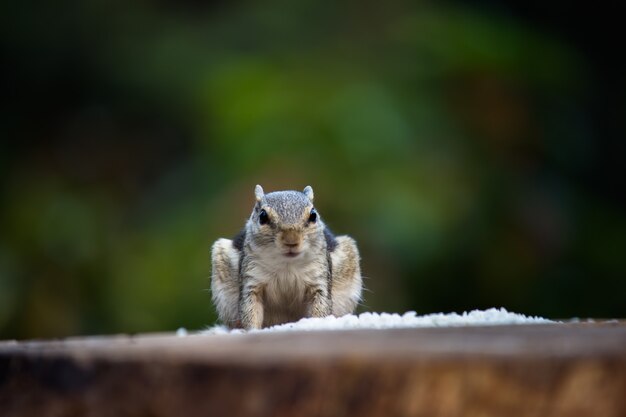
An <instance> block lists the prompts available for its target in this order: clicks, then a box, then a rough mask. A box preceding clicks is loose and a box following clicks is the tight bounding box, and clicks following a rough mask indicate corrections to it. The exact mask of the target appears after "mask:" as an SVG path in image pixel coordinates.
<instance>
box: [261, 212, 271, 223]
mask: <svg viewBox="0 0 626 417" xmlns="http://www.w3.org/2000/svg"><path fill="white" fill-rule="evenodd" d="M269 221H270V217H269V216H268V215H267V211H265V210H261V212H260V213H259V224H267V223H269Z"/></svg>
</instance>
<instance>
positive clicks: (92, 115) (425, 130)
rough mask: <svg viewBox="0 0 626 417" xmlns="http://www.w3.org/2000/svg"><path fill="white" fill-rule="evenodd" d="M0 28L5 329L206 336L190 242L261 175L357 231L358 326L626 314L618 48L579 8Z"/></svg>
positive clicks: (201, 276) (203, 256)
mask: <svg viewBox="0 0 626 417" xmlns="http://www.w3.org/2000/svg"><path fill="white" fill-rule="evenodd" d="M0 16H1V17H0V19H1V22H0V47H1V49H2V56H3V62H4V63H3V65H2V68H3V72H4V75H3V76H2V81H1V83H2V86H3V99H2V101H3V104H4V105H3V108H4V110H3V111H2V113H1V116H0V132H1V134H2V142H1V145H0V201H1V206H0V339H5V338H35V337H60V336H67V335H77V334H96V333H116V332H146V331H165V330H174V329H176V328H178V327H179V326H184V327H187V328H189V329H198V328H201V327H203V326H206V325H211V324H213V323H214V322H215V318H216V316H215V312H214V310H213V307H212V304H211V301H210V293H209V291H208V288H209V275H210V263H209V248H210V245H211V243H212V242H213V241H214V240H216V239H217V238H218V237H229V236H232V235H234V234H235V233H236V232H237V231H238V230H239V228H240V227H241V226H242V225H243V223H244V220H245V219H246V218H247V216H248V215H249V212H250V210H251V207H252V203H253V187H254V185H255V184H257V183H260V184H262V185H263V186H264V188H265V190H266V191H271V190H279V189H298V190H301V189H302V188H303V187H304V186H305V185H307V184H310V185H312V186H313V187H314V189H315V195H316V206H317V207H318V210H319V211H320V213H321V214H322V216H323V217H324V219H325V220H326V222H327V224H329V225H330V227H331V228H333V229H334V231H335V232H336V233H338V234H344V233H347V234H350V235H352V236H353V237H355V238H356V240H357V242H358V244H359V246H360V249H361V252H362V257H363V262H362V267H363V271H364V275H365V276H366V277H367V279H366V281H365V282H366V286H367V288H368V289H369V291H368V292H366V293H365V300H364V306H363V307H361V310H362V311H365V310H368V311H387V312H403V311H406V310H409V309H411V310H416V311H417V312H418V313H420V314H424V313H431V312H439V311H444V312H449V311H458V312H460V311H463V310H467V309H475V308H488V307H494V306H497V307H500V306H503V307H505V308H507V309H509V310H513V311H516V312H521V313H525V314H533V315H543V316H547V317H552V318H560V317H574V316H578V317H625V316H626V302H625V299H626V297H625V294H626V279H625V278H624V277H626V256H624V255H625V249H626V217H625V216H624V191H623V177H622V166H623V164H624V144H623V139H624V115H625V114H626V111H625V109H626V107H625V106H624V102H625V101H624V97H625V96H624V82H623V74H624V73H623V71H622V69H623V67H619V66H617V62H618V60H619V59H618V58H619V55H621V52H620V53H617V52H618V51H619V50H620V49H621V48H620V49H617V50H616V49H612V48H613V46H612V45H611V41H614V40H616V39H617V38H618V37H616V36H615V37H611V36H612V34H611V33H607V30H608V31H610V30H615V31H616V32H617V29H611V26H610V25H608V24H607V25H606V28H604V29H603V31H597V30H596V31H594V30H592V29H590V27H589V25H588V22H589V20H591V19H592V18H593V17H592V16H591V15H590V14H589V11H588V10H587V9H586V8H583V6H580V7H578V8H577V6H575V5H570V6H568V8H567V9H566V10H564V9H563V8H562V7H560V6H559V5H558V4H554V5H551V4H548V5H543V6H541V7H535V8H533V7H531V6H529V5H527V4H525V3H523V2H521V1H518V2H514V1H512V2H511V1H510V2H495V1H494V2H488V1H487V2H485V1H483V2H478V3H475V2H440V1H432V2H429V1H422V2H392V3H389V4H385V2H373V1H366V2H345V3H338V2H327V1H309V0H304V1H298V2H292V1H269V2H200V1H189V0H187V1H179V2H174V1H166V0H162V1H140V2H132V1H131V2H126V1H115V0H113V1H112V0H107V1H104V0H93V1H63V2H52V1H50V2H41V1H39V2H34V1H22V2H17V1H9V2H4V3H3V4H2V6H0ZM583 29H587V30H583Z"/></svg>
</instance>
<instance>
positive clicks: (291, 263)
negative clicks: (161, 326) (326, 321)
mask: <svg viewBox="0 0 626 417" xmlns="http://www.w3.org/2000/svg"><path fill="white" fill-rule="evenodd" d="M254 195H255V198H256V202H255V204H254V208H253V209H252V214H251V215H250V218H249V219H248V221H247V222H246V224H245V226H244V228H243V229H242V230H241V231H240V232H239V234H237V236H236V237H234V238H233V239H232V240H231V239H223V238H222V239H218V240H217V241H216V242H215V243H214V244H213V247H212V249H211V260H212V274H211V291H212V298H213V303H214V304H215V306H216V309H217V313H218V316H219V318H220V320H221V321H222V322H223V323H224V324H225V325H227V326H228V327H230V328H243V329H246V330H250V329H260V328H263V327H271V326H274V325H277V324H282V323H287V322H293V321H297V320H299V319H301V318H304V317H325V316H329V315H334V316H336V317H339V316H343V315H346V314H350V313H353V312H354V310H355V308H356V306H357V304H358V303H359V301H360V300H361V290H362V279H361V268H360V265H359V262H360V257H359V251H358V249H357V246H356V242H355V241H354V239H352V238H351V237H349V236H337V237H335V236H334V235H333V233H332V232H331V231H330V229H329V228H328V227H327V226H326V225H325V224H324V222H323V221H322V218H321V216H320V214H319V213H318V212H317V210H316V209H315V207H314V206H313V189H312V188H311V187H310V186H307V187H306V188H304V190H303V191H302V192H299V191H276V192H271V193H268V194H265V193H264V191H263V188H262V187H261V186H260V185H257V186H256V188H255V190H254Z"/></svg>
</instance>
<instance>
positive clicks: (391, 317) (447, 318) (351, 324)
mask: <svg viewBox="0 0 626 417" xmlns="http://www.w3.org/2000/svg"><path fill="white" fill-rule="evenodd" d="M539 323H554V321H552V320H548V319H545V318H542V317H532V316H525V315H523V314H517V313H510V312H508V311H506V310H505V309H504V308H490V309H488V310H473V311H470V312H469V313H468V312H464V313H463V314H457V313H448V314H444V313H436V314H427V315H424V316H418V315H417V313H415V312H414V311H409V312H406V313H404V314H402V315H400V314H397V313H362V314H359V315H354V314H348V315H345V316H342V317H334V316H328V317H323V318H305V319H301V320H299V321H297V322H294V323H285V324H281V325H278V326H273V327H269V328H266V329H261V330H253V331H251V332H255V333H265V332H288V331H315V330H350V329H398V328H411V327H453V326H457V327H459V326H495V325H503V324H539ZM242 332H243V331H242V330H231V331H229V330H228V329H227V328H225V327H224V326H215V327H212V328H210V329H207V330H205V331H204V332H203V333H204V334H216V333H217V334H223V333H242Z"/></svg>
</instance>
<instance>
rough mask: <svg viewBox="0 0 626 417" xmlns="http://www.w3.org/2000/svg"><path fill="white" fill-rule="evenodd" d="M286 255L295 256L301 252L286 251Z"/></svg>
mask: <svg viewBox="0 0 626 417" xmlns="http://www.w3.org/2000/svg"><path fill="white" fill-rule="evenodd" d="M284 255H285V256H286V257H288V258H295V257H296V256H298V255H300V252H292V251H289V252H285V253H284Z"/></svg>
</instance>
